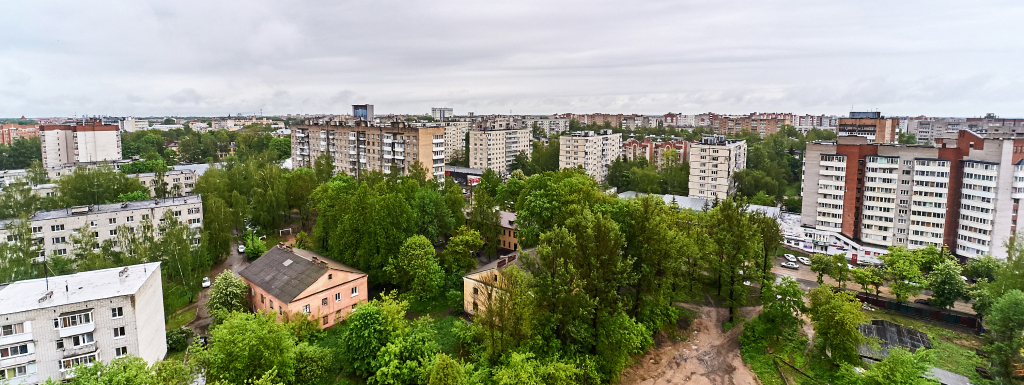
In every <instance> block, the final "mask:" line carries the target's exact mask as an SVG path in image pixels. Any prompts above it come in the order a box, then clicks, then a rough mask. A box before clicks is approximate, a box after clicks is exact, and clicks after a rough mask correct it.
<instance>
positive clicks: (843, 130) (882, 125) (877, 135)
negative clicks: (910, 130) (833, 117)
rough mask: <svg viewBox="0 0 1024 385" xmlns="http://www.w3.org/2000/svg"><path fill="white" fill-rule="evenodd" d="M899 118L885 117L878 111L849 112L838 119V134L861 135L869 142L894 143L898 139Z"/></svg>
mask: <svg viewBox="0 0 1024 385" xmlns="http://www.w3.org/2000/svg"><path fill="white" fill-rule="evenodd" d="M898 126H899V119H886V118H885V117H884V116H882V113H880V112H873V111H869V112H850V117H849V118H840V119H839V128H838V130H837V133H838V134H839V136H863V137H866V138H868V142H869V143H896V142H897V141H898V140H899V132H898V131H897V129H898Z"/></svg>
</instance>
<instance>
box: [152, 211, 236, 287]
mask: <svg viewBox="0 0 1024 385" xmlns="http://www.w3.org/2000/svg"><path fill="white" fill-rule="evenodd" d="M157 229H158V230H159V232H160V233H161V234H162V235H161V236H160V239H159V241H157V243H156V245H155V246H156V251H157V253H158V255H159V256H160V259H161V260H162V261H163V262H164V272H165V273H166V274H167V276H168V277H169V278H170V279H171V280H172V281H174V282H179V283H181V284H182V286H184V287H185V288H186V289H187V290H188V293H189V302H191V301H193V300H195V296H196V295H198V294H199V290H201V288H200V286H199V285H200V283H201V282H202V279H203V277H204V276H205V275H206V272H208V271H210V268H211V267H212V265H213V264H212V261H210V260H209V259H208V258H206V255H205V254H203V253H202V249H201V248H200V247H198V246H197V245H193V240H194V239H196V236H198V235H199V234H198V233H197V231H196V230H194V229H192V228H191V227H189V225H188V224H186V223H182V222H179V221H178V220H177V218H175V217H174V213H173V212H172V211H171V210H167V211H164V215H163V217H162V218H161V219H160V224H159V225H158V227H157ZM243 285H244V283H243Z"/></svg>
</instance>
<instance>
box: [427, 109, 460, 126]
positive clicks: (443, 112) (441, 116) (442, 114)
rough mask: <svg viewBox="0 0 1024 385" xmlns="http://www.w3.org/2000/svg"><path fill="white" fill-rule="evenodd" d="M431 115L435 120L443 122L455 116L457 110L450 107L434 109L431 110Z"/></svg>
mask: <svg viewBox="0 0 1024 385" xmlns="http://www.w3.org/2000/svg"><path fill="white" fill-rule="evenodd" d="M430 115H431V116H433V117H434V120H436V121H438V122H443V121H445V120H448V119H449V118H451V117H452V116H455V110H453V109H451V108H448V107H434V108H431V109H430Z"/></svg>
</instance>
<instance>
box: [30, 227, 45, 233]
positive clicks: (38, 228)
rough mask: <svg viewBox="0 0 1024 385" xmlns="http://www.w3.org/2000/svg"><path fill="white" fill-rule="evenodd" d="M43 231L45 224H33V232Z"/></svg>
mask: <svg viewBox="0 0 1024 385" xmlns="http://www.w3.org/2000/svg"><path fill="white" fill-rule="evenodd" d="M41 232H43V226H32V234H36V233H41Z"/></svg>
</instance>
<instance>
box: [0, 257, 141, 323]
mask: <svg viewBox="0 0 1024 385" xmlns="http://www.w3.org/2000/svg"><path fill="white" fill-rule="evenodd" d="M159 269H160V262H152V263H144V264H141V265H132V266H127V267H115V268H111V269H102V270H93V271H86V272H82V273H75V274H71V275H59V276H56V277H50V278H49V279H46V278H37V279H29V280H24V281H16V282H12V283H8V284H0V315H4V314H14V313H20V312H23V311H29V310H36V309H45V308H48V307H53V306H60V305H67V304H73V303H79V302H85V301H93V300H97V299H104V298H113V297H120V296H124V295H132V294H135V293H136V292H138V291H139V288H141V287H142V284H143V283H145V282H146V280H147V279H149V277H150V276H151V275H153V273H154V272H157V271H159ZM122 271H124V272H123V273H122ZM47 281H49V289H47ZM48 292H52V295H49V296H48V295H47V293H48Z"/></svg>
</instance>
